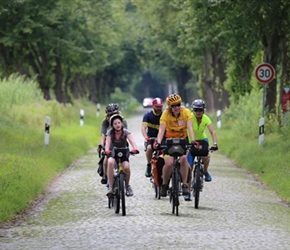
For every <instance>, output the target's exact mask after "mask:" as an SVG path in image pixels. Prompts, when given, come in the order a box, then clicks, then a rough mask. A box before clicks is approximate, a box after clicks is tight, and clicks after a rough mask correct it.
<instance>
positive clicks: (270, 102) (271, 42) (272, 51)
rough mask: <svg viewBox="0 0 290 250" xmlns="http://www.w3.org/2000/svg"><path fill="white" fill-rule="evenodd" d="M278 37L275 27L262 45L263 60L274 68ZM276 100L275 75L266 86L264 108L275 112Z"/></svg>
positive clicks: (276, 59)
mask: <svg viewBox="0 0 290 250" xmlns="http://www.w3.org/2000/svg"><path fill="white" fill-rule="evenodd" d="M279 43H280V37H279V34H278V30H277V29H276V28H275V29H274V31H273V34H272V35H271V37H270V38H269V39H268V40H267V38H266V37H264V39H263V45H264V61H265V62H266V63H269V64H271V65H272V66H273V67H274V69H276V68H277V62H278V51H279ZM276 101H277V78H276V77H275V78H274V79H273V80H272V81H271V82H270V83H268V84H267V87H266V102H265V108H266V109H267V110H268V111H269V112H270V113H276Z"/></svg>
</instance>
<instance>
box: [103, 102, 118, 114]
mask: <svg viewBox="0 0 290 250" xmlns="http://www.w3.org/2000/svg"><path fill="white" fill-rule="evenodd" d="M118 111H119V105H118V104H117V103H110V104H109V105H108V106H107V107H106V114H107V115H112V114H114V113H116V112H118Z"/></svg>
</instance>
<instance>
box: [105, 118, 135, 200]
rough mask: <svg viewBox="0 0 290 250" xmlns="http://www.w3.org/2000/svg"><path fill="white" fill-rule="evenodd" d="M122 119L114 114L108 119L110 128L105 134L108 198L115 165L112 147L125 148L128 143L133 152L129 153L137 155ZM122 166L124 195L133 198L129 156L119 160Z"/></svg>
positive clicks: (111, 191)
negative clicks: (124, 182)
mask: <svg viewBox="0 0 290 250" xmlns="http://www.w3.org/2000/svg"><path fill="white" fill-rule="evenodd" d="M123 119H124V118H123V117H122V116H121V115H120V114H115V115H113V116H112V117H111V119H110V125H111V128H110V129H109V130H108V131H107V134H106V146H105V153H106V155H107V157H108V170H107V175H108V181H109V188H108V193H107V196H110V195H112V194H113V190H112V187H113V179H114V165H115V162H116V161H115V159H114V157H113V156H112V155H111V150H112V148H113V147H126V146H127V145H128V142H127V141H129V143H130V144H131V146H132V147H133V150H132V151H131V152H133V153H136V154H137V153H139V151H138V150H137V145H136V143H135V141H134V138H133V136H132V134H131V133H130V132H129V131H128V130H127V129H126V128H124V125H123ZM121 162H122V165H123V167H124V172H125V173H126V195H127V196H133V194H134V193H133V190H132V188H131V186H130V184H129V183H130V164H129V156H124V157H123V158H122V159H121Z"/></svg>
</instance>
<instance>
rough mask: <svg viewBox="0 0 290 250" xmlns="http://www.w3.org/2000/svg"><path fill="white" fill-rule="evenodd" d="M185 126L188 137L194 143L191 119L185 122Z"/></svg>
mask: <svg viewBox="0 0 290 250" xmlns="http://www.w3.org/2000/svg"><path fill="white" fill-rule="evenodd" d="M186 125H187V130H188V133H189V137H190V139H191V141H195V137H194V132H193V126H192V119H190V120H188V121H187V122H186Z"/></svg>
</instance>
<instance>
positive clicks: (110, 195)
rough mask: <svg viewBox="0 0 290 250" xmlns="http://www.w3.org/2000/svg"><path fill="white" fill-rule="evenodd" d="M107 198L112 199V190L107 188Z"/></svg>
mask: <svg viewBox="0 0 290 250" xmlns="http://www.w3.org/2000/svg"><path fill="white" fill-rule="evenodd" d="M107 196H108V197H112V196H113V189H112V188H111V187H109V188H108V192H107Z"/></svg>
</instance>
